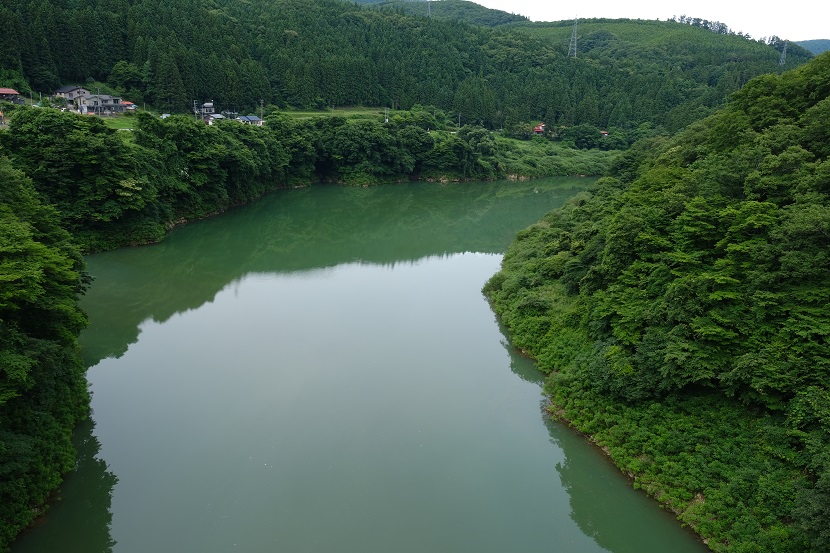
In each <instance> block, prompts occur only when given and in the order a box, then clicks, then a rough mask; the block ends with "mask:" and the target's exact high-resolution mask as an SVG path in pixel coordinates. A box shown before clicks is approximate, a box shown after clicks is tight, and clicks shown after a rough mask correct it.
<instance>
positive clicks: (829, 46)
mask: <svg viewBox="0 0 830 553" xmlns="http://www.w3.org/2000/svg"><path fill="white" fill-rule="evenodd" d="M798 45H799V46H801V47H802V48H804V49H805V50H809V51H810V52H812V53H814V54H822V53H824V52H826V51H827V50H830V39H826V38H825V39H817V40H801V41H799V42H798Z"/></svg>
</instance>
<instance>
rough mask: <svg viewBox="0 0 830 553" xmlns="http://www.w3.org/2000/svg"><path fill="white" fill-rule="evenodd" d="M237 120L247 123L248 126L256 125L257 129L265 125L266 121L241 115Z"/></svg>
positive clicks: (253, 116)
mask: <svg viewBox="0 0 830 553" xmlns="http://www.w3.org/2000/svg"><path fill="white" fill-rule="evenodd" d="M236 120H237V121H240V122H242V123H245V124H246V125H256V126H257V127H261V126H262V125H264V124H265V121H263V120H262V119H260V118H259V117H257V116H256V115H240V116H239V117H237V118H236Z"/></svg>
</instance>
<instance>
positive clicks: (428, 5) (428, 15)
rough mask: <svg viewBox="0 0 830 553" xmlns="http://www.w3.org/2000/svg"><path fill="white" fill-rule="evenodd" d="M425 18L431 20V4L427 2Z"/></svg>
mask: <svg viewBox="0 0 830 553" xmlns="http://www.w3.org/2000/svg"><path fill="white" fill-rule="evenodd" d="M427 17H429V18H430V19H432V2H430V1H429V0H427Z"/></svg>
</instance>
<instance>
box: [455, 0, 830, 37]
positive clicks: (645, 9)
mask: <svg viewBox="0 0 830 553" xmlns="http://www.w3.org/2000/svg"><path fill="white" fill-rule="evenodd" d="M472 1H473V2H475V3H476V4H479V5H481V6H485V7H488V8H493V9H497V10H502V11H505V12H508V13H515V14H519V15H524V16H525V17H528V18H530V19H531V20H533V21H562V20H571V21H572V20H573V19H574V17H579V18H580V19H582V18H585V19H589V18H593V17H608V18H613V19H618V18H627V19H652V20H653V19H660V20H662V21H665V20H666V19H671V17H672V16H678V17H680V16H681V15H687V16H689V17H699V18H701V19H708V20H709V21H720V22H721V23H725V24H726V25H727V26H728V27H729V28H730V29H731V30H732V31H734V32H736V33H737V32H743V33H744V34H746V33H749V34H750V35H751V36H752V38H754V39H759V38H761V37H770V36H773V35H777V36H779V37H780V38H783V39H786V40H812V39H819V38H826V39H830V28H829V27H828V20H830V3H825V1H820V0H800V1H797V2H792V1H783V2H782V1H776V0H755V1H753V2H748V1H746V0H691V1H689V0H686V1H685V2H676V1H671V0H668V1H667V0H664V1H662V2H660V1H657V0H629V1H625V0H614V1H613V2H612V1H610V0H593V1H588V2H585V1H584V0H577V1H576V2H566V1H562V0H558V1H554V0H472Z"/></svg>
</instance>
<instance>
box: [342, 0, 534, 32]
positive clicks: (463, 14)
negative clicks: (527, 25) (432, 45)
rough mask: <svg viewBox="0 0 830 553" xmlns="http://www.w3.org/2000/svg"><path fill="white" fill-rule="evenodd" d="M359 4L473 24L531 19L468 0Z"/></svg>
mask: <svg viewBox="0 0 830 553" xmlns="http://www.w3.org/2000/svg"><path fill="white" fill-rule="evenodd" d="M357 3H358V4H367V5H370V6H372V7H376V8H381V9H395V10H399V11H403V12H405V13H410V14H413V15H420V16H429V17H435V18H439V19H456V20H459V21H463V22H465V23H472V24H473V25H483V26H485V27H498V26H499V25H506V24H508V23H517V22H521V21H529V19H528V18H527V17H525V16H523V15H516V14H512V13H507V12H503V11H501V10H493V9H490V8H485V7H484V6H480V5H478V4H476V3H475V2H468V1H466V0H441V1H440V2H426V1H413V0H364V1H358V2H357Z"/></svg>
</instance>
